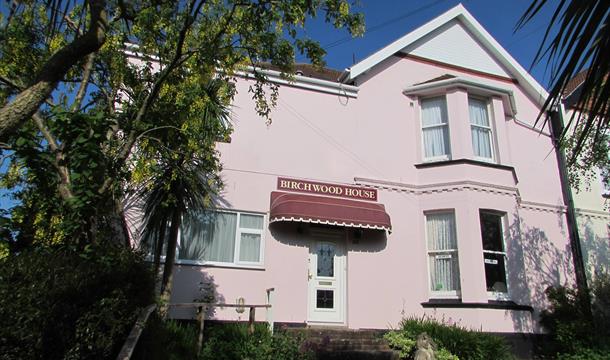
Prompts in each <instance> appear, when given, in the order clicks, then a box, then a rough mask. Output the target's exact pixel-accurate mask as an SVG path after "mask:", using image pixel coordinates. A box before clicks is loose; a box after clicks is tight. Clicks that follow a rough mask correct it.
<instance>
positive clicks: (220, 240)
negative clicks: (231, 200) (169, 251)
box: [178, 211, 237, 262]
mask: <svg viewBox="0 0 610 360" xmlns="http://www.w3.org/2000/svg"><path fill="white" fill-rule="evenodd" d="M236 228H237V214H234V213H223V212H212V211H207V212H205V213H204V214H201V215H199V216H197V217H196V218H191V219H188V220H187V219H185V221H184V225H183V227H182V236H181V238H180V247H179V249H178V254H179V259H183V260H207V261H219V262H233V261H234V258H233V256H234V252H235V231H236Z"/></svg>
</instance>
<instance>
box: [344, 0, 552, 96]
mask: <svg viewBox="0 0 610 360" xmlns="http://www.w3.org/2000/svg"><path fill="white" fill-rule="evenodd" d="M453 19H457V20H459V21H460V22H461V23H462V24H463V25H464V26H466V28H467V29H468V30H469V31H470V32H471V33H472V34H473V35H474V36H475V37H476V38H477V40H479V41H480V42H481V43H482V44H483V46H484V47H485V48H486V49H487V50H488V51H490V52H491V53H492V55H494V57H495V58H496V59H498V60H499V61H500V63H501V64H502V65H504V66H505V67H506V68H507V69H508V70H509V72H511V73H512V74H513V75H514V76H515V77H516V79H517V80H518V81H519V84H520V85H521V86H523V88H524V89H525V91H526V92H527V93H528V94H529V95H530V96H531V97H532V98H533V99H534V100H536V102H537V103H538V105H540V106H542V104H544V101H545V99H546V98H547V97H548V93H547V91H546V90H545V89H544V87H542V85H540V84H539V83H538V82H537V81H536V80H535V79H534V78H533V77H532V76H531V75H530V74H529V73H528V72H527V71H526V70H525V69H524V68H523V67H522V66H521V65H520V64H519V63H518V62H517V61H516V60H515V59H514V58H513V57H512V56H511V55H510V54H509V53H508V52H507V51H506V50H504V48H503V47H502V46H501V45H500V44H499V43H498V42H497V41H496V40H495V39H494V38H493V36H491V34H489V33H488V32H487V30H485V28H483V26H482V25H481V24H480V23H479V22H478V21H477V20H476V19H475V18H474V17H473V16H472V15H471V14H470V13H469V12H468V10H466V8H465V7H464V6H463V5H462V4H458V5H456V6H455V7H453V8H452V9H450V10H449V11H447V12H445V13H444V14H442V15H440V16H438V17H436V18H434V19H432V20H431V21H429V22H427V23H426V24H424V25H422V26H420V27H419V28H417V29H415V30H413V31H412V32H410V33H408V34H407V35H405V36H403V37H401V38H400V39H398V40H396V41H394V42H393V43H391V44H390V45H388V46H386V47H384V48H383V49H381V50H379V51H377V52H376V53H374V54H372V55H371V56H369V57H367V58H366V59H364V60H362V61H360V62H359V63H357V64H355V65H353V66H352V67H351V68H350V69H346V72H345V76H343V75H342V76H341V79H342V80H343V81H349V80H353V79H355V78H356V77H358V76H360V75H362V74H364V73H365V72H367V71H368V70H370V69H371V68H372V67H374V66H375V65H377V64H379V63H380V62H382V61H383V60H385V59H387V58H389V57H390V56H392V55H394V54H396V53H397V52H399V51H400V50H402V49H404V48H405V47H407V46H409V45H411V44H413V43H414V42H415V41H417V40H419V39H421V38H423V37H424V36H426V35H427V34H429V33H431V32H432V31H434V30H435V29H437V28H439V27H441V26H443V25H444V24H446V23H448V22H449V21H451V20H453Z"/></svg>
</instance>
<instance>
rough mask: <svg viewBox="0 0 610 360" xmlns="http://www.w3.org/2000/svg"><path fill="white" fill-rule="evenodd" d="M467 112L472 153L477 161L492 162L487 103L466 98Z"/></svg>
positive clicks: (491, 142) (490, 131)
mask: <svg viewBox="0 0 610 360" xmlns="http://www.w3.org/2000/svg"><path fill="white" fill-rule="evenodd" d="M468 112H469V114H470V132H471V137H472V151H473V153H474V156H475V157H476V158H478V159H482V160H487V161H491V160H493V140H492V139H493V137H492V130H491V122H490V121H489V113H488V111H487V101H485V100H481V99H476V98H471V97H469V98H468Z"/></svg>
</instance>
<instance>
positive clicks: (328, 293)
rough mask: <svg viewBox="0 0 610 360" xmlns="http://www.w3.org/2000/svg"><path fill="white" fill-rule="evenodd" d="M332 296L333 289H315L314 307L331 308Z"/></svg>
mask: <svg viewBox="0 0 610 360" xmlns="http://www.w3.org/2000/svg"><path fill="white" fill-rule="evenodd" d="M333 296H334V291H333V290H317V291H316V307H317V308H318V309H332V308H333V307H334V304H333Z"/></svg>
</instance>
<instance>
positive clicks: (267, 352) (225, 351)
mask: <svg viewBox="0 0 610 360" xmlns="http://www.w3.org/2000/svg"><path fill="white" fill-rule="evenodd" d="M301 343H302V339H300V338H298V337H295V336H290V335H287V334H285V333H276V334H274V335H271V333H270V332H269V330H268V327H267V325H266V324H257V326H256V327H255V330H254V333H253V334H251V335H250V334H248V331H247V326H246V325H245V324H239V323H230V324H211V325H210V326H208V325H206V333H205V342H204V346H203V349H202V351H201V354H200V357H199V358H200V359H201V360H212V359H215V360H234V359H248V360H276V359H286V360H299V359H310V358H311V357H312V353H310V352H304V351H301V349H300V346H301Z"/></svg>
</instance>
